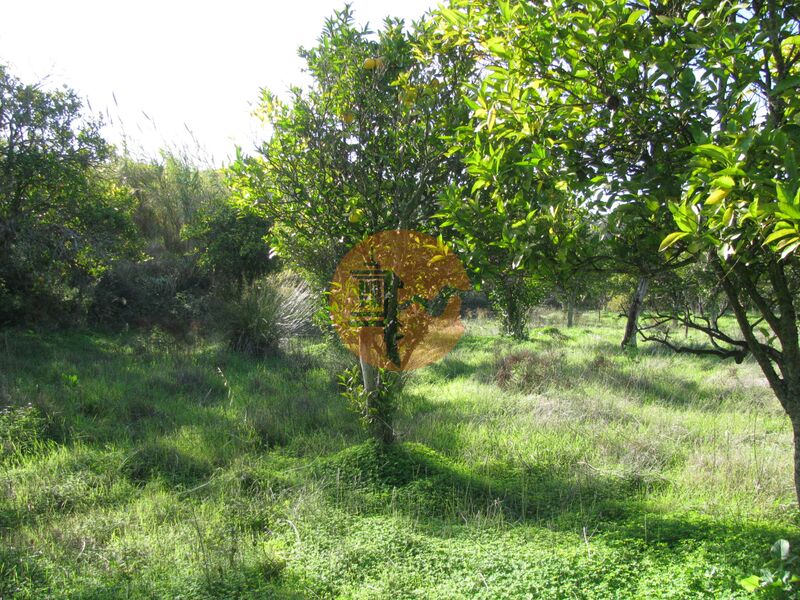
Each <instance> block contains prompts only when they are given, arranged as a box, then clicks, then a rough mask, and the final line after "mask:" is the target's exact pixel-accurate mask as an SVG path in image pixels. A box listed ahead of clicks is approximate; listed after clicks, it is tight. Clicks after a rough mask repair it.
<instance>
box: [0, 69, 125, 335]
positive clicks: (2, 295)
mask: <svg viewBox="0 0 800 600" xmlns="http://www.w3.org/2000/svg"><path fill="white" fill-rule="evenodd" d="M109 156H110V150H109V148H108V146H107V145H106V143H105V142H104V141H103V139H102V138H101V137H100V134H99V123H97V122H94V121H91V120H89V119H87V118H85V117H84V116H83V115H82V113H81V102H80V100H79V99H78V96H77V95H76V94H75V93H74V92H72V91H71V90H68V89H64V90H45V89H43V88H42V87H41V86H39V85H31V84H24V83H22V82H21V81H19V80H18V79H16V78H15V77H14V76H13V75H11V74H10V73H9V72H8V70H7V69H6V68H5V67H2V66H0V171H2V172H3V177H2V181H1V182H0V323H2V322H14V321H20V320H24V319H28V320H35V319H38V320H41V319H47V318H64V317H66V316H67V315H65V314H64V313H72V314H71V315H69V316H70V317H73V316H74V315H75V314H80V312H81V310H82V309H83V306H82V298H81V296H82V294H83V292H84V290H85V289H86V288H87V286H88V285H89V284H90V283H91V282H92V281H93V280H94V279H95V278H96V277H97V276H99V275H100V274H101V273H102V272H103V270H104V269H105V268H107V266H108V264H109V262H110V261H112V260H113V259H114V258H116V257H119V256H132V255H134V254H135V250H136V240H135V238H134V228H133V225H132V222H131V212H132V209H133V203H132V199H131V198H130V196H129V194H128V193H127V191H126V190H125V189H124V188H123V187H121V186H119V185H117V184H116V183H115V182H114V180H113V178H112V176H111V173H110V172H109V171H108V168H107V164H108V163H107V161H108V159H109Z"/></svg>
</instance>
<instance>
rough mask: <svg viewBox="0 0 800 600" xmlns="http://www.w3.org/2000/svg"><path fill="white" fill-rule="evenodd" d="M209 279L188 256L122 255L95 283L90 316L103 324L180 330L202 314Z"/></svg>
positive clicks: (186, 327) (172, 330)
mask: <svg viewBox="0 0 800 600" xmlns="http://www.w3.org/2000/svg"><path fill="white" fill-rule="evenodd" d="M209 285H210V282H209V280H208V278H207V277H206V276H204V275H203V274H202V272H201V271H200V270H199V269H198V268H197V265H196V264H195V261H194V260H193V259H192V258H190V257H174V258H171V257H167V258H159V259H151V260H147V261H144V262H138V263H134V262H128V261H121V262H118V263H117V264H116V265H115V266H114V267H113V268H112V269H111V270H109V271H108V272H107V273H105V274H104V275H103V277H102V279H101V280H100V281H99V282H98V284H97V286H96V287H95V290H94V294H93V300H92V304H91V307H90V316H91V318H92V320H93V321H95V322H96V323H100V324H104V325H115V326H119V325H123V326H126V325H127V326H133V327H151V326H154V325H158V326H160V327H162V328H164V329H166V330H168V331H171V332H173V333H184V332H186V331H187V330H188V328H189V327H190V326H191V324H192V323H193V322H195V321H197V320H199V319H201V318H202V316H203V313H204V305H203V302H204V295H205V294H206V292H207V291H208V288H209Z"/></svg>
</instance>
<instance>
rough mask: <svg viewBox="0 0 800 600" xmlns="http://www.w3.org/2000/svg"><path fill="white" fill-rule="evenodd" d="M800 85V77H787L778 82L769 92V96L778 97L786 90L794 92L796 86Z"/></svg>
mask: <svg viewBox="0 0 800 600" xmlns="http://www.w3.org/2000/svg"><path fill="white" fill-rule="evenodd" d="M799 85H800V75H793V76H792V77H787V78H786V79H784V80H782V81H780V82H778V85H776V86H775V87H774V88H772V90H771V91H770V95H771V96H778V95H780V94H782V93H783V92H785V91H786V90H795V89H796V88H797V86H799Z"/></svg>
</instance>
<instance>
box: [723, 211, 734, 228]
mask: <svg viewBox="0 0 800 600" xmlns="http://www.w3.org/2000/svg"><path fill="white" fill-rule="evenodd" d="M722 222H723V223H724V224H725V226H726V227H730V226H731V224H732V223H733V206H729V207H728V208H727V209H726V210H725V214H724V215H723V216H722Z"/></svg>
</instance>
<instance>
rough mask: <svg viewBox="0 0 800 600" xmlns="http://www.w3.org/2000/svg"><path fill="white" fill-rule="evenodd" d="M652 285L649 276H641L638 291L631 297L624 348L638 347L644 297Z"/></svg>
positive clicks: (623, 340) (623, 341) (623, 339)
mask: <svg viewBox="0 0 800 600" xmlns="http://www.w3.org/2000/svg"><path fill="white" fill-rule="evenodd" d="M649 285H650V280H649V279H647V277H640V278H639V283H638V285H637V286H636V291H635V292H634V294H633V297H632V298H631V305H630V308H628V321H627V323H626V324H625V335H624V336H623V338H622V344H621V346H622V348H623V349H624V348H625V347H626V346H631V347H633V348H635V347H636V335H637V329H638V325H639V313H640V312H641V310H642V304H643V303H644V297H645V295H647V287H648V286H649Z"/></svg>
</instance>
